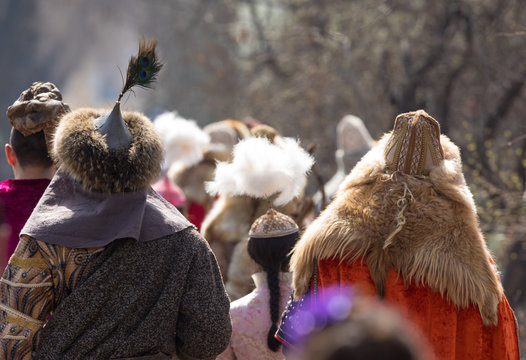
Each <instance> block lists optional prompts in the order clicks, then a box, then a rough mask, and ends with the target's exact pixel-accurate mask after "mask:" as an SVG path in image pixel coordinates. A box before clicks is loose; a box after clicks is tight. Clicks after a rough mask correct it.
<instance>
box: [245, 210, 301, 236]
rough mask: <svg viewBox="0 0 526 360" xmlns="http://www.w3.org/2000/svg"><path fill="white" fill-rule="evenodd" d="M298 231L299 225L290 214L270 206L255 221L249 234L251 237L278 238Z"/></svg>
mask: <svg viewBox="0 0 526 360" xmlns="http://www.w3.org/2000/svg"><path fill="white" fill-rule="evenodd" d="M298 231H299V229H298V225H297V224H296V222H295V221H294V220H292V218H291V217H290V216H287V215H285V214H282V213H280V212H279V211H276V210H274V209H273V208H270V209H268V210H267V212H266V213H265V214H264V215H262V216H260V217H258V218H257V219H256V221H254V223H253V224H252V226H251V227H250V231H249V232H248V236H249V237H251V238H276V237H281V236H286V235H291V234H294V233H297V232H298Z"/></svg>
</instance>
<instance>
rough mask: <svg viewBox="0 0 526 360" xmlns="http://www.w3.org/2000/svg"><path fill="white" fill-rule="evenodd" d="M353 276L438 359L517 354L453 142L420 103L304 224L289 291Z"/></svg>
mask: <svg viewBox="0 0 526 360" xmlns="http://www.w3.org/2000/svg"><path fill="white" fill-rule="evenodd" d="M316 263H317V265H318V266H317V269H318V271H317V279H318V281H317V286H318V289H319V293H321V294H323V289H324V288H326V287H327V286H329V285H332V284H345V283H352V284H355V285H356V286H358V287H359V288H360V289H361V290H362V292H364V293H366V294H370V295H371V296H378V297H380V298H382V299H383V301H385V302H386V303H392V304H394V305H395V306H396V307H397V308H398V309H399V310H400V311H401V312H402V313H403V314H404V315H406V316H407V317H408V318H409V319H411V320H412V321H413V322H414V323H416V324H417V326H418V327H419V328H420V329H421V330H422V332H423V333H424V334H425V335H426V336H427V338H428V340H429V342H430V344H431V346H432V347H433V351H434V353H435V356H436V358H437V359H444V360H446V359H447V360H452V359H457V360H458V359H466V360H467V359H470V360H471V359H488V360H489V359H518V358H519V353H518V342H517V330H516V326H515V317H514V314H513V311H512V310H511V308H510V306H509V304H508V302H507V300H506V297H505V295H504V293H503V290H502V286H501V283H500V280H499V276H498V273H497V269H496V266H495V264H494V263H493V260H492V258H491V256H490V254H489V252H488V250H487V248H486V244H485V242H484V238H483V236H482V233H481V232H480V229H479V226H478V219H477V213H476V209H475V204H474V202H473V198H472V195H471V192H470V190H469V188H468V186H467V185H466V182H465V180H464V176H463V174H462V164H461V158H460V153H459V149H458V148H457V147H456V146H455V145H454V144H453V143H452V142H451V141H450V140H449V139H448V138H447V137H446V136H444V135H440V128H439V124H438V122H437V121H436V120H435V119H433V118H432V117H431V116H429V115H428V114H427V113H426V112H425V111H423V110H419V111H415V112H410V113H405V114H401V115H399V116H398V117H397V118H396V121H395V125H394V129H393V131H392V132H390V133H388V134H386V135H385V136H384V137H383V138H382V139H381V140H380V141H379V143H378V144H377V145H376V146H375V147H374V148H373V149H372V150H371V151H369V153H367V155H365V156H364V158H362V160H361V161H360V162H359V163H358V164H357V165H356V166H355V168H354V169H353V170H352V171H351V172H350V174H349V175H348V176H347V178H346V179H345V181H344V183H343V184H342V186H341V187H340V189H339V191H338V193H337V195H336V197H335V199H334V201H333V202H332V203H331V204H330V205H329V206H328V207H327V208H326V209H325V210H324V211H323V212H322V213H321V214H320V216H319V217H318V218H317V219H316V220H315V221H314V222H313V223H312V224H311V225H310V226H309V227H308V228H307V230H306V231H305V233H304V234H303V236H302V238H301V240H300V241H299V242H298V244H297V246H296V248H295V249H294V254H293V256H292V258H291V270H292V271H293V285H294V288H295V291H296V293H295V295H296V297H301V296H302V295H303V294H305V293H306V292H307V291H308V289H309V287H310V284H311V280H312V276H313V271H314V270H313V269H314V264H316Z"/></svg>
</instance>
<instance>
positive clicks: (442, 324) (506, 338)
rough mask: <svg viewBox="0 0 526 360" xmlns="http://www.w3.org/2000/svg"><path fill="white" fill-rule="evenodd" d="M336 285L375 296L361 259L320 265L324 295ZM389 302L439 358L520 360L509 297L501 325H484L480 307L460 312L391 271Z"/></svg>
mask: <svg viewBox="0 0 526 360" xmlns="http://www.w3.org/2000/svg"><path fill="white" fill-rule="evenodd" d="M334 284H347V285H348V284H353V286H357V287H358V288H359V289H360V291H361V292H362V293H364V294H367V295H372V296H376V288H375V286H374V283H373V281H372V278H371V276H370V273H369V269H368V268H367V265H366V264H365V263H362V262H360V261H358V262H355V263H352V264H342V265H340V262H339V260H323V261H320V262H319V267H318V288H319V289H320V292H323V289H324V288H326V287H327V286H330V285H334ZM384 301H385V302H386V303H389V304H393V305H395V306H396V307H397V308H399V309H400V310H401V312H402V313H403V314H404V315H405V316H407V317H408V318H409V319H410V320H412V322H414V323H415V324H416V325H417V326H418V327H419V328H420V330H421V331H422V332H423V333H424V335H425V336H426V337H427V339H428V341H429V343H430V344H431V347H432V349H433V352H434V354H435V356H436V359H437V360H475V359H477V360H495V359H513V360H516V359H519V348H518V335H517V326H516V320H515V315H514V314H513V311H512V309H511V307H510V305H509V304H508V301H507V300H506V297H505V296H503V298H502V300H501V301H500V303H499V324H498V326H495V327H485V326H483V325H482V319H481V317H480V313H479V310H478V308H477V307H476V306H470V307H468V308H465V309H457V308H456V307H455V305H453V304H452V303H451V302H448V301H447V300H446V299H445V298H444V297H442V296H441V295H440V294H439V293H437V292H434V291H432V290H431V289H429V288H428V287H426V286H423V285H421V284H408V285H407V286H404V281H403V279H402V278H401V276H400V275H398V274H396V273H395V272H394V271H393V270H392V269H391V270H390V271H389V275H388V277H387V281H386V287H385V296H384Z"/></svg>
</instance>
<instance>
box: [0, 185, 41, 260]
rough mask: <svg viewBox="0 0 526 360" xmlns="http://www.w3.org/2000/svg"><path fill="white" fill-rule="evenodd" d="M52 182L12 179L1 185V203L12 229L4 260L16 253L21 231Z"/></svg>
mask: <svg viewBox="0 0 526 360" xmlns="http://www.w3.org/2000/svg"><path fill="white" fill-rule="evenodd" d="M50 181H51V180H49V179H17V180H15V179H10V180H5V181H2V182H1V183H0V201H1V202H2V203H3V205H4V216H5V221H6V223H8V224H9V226H10V227H11V236H10V237H9V242H8V245H7V254H2V257H3V258H4V259H6V260H7V259H9V257H10V256H11V255H12V254H13V252H14V251H15V249H16V246H17V245H18V237H19V234H20V230H22V227H23V226H24V224H25V223H26V221H27V219H28V218H29V215H31V212H33V209H34V208H35V206H36V205H37V203H38V200H39V199H40V197H41V196H42V194H43V193H44V190H46V188H47V186H48V185H49V182H50ZM2 270H3V269H2Z"/></svg>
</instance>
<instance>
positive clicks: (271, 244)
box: [247, 232, 299, 351]
mask: <svg viewBox="0 0 526 360" xmlns="http://www.w3.org/2000/svg"><path fill="white" fill-rule="evenodd" d="M298 239H299V234H298V233H297V232H295V233H294V234H290V235H285V236H280V237H274V238H249V240H248V248H247V249H248V254H249V255H250V257H251V258H252V259H253V260H254V261H255V262H256V263H257V264H258V265H260V266H261V267H263V270H264V271H265V272H266V273H267V282H268V288H269V291H270V301H269V306H270V320H271V322H272V325H271V326H270V329H269V331H268V335H267V344H268V347H269V349H270V350H272V351H278V350H279V347H280V345H281V343H280V342H279V341H278V340H277V339H276V338H275V337H274V334H275V333H276V331H277V329H278V325H277V322H278V320H279V315H280V314H279V302H280V291H279V278H278V274H279V272H280V271H288V268H289V260H290V252H291V250H292V248H293V247H294V244H296V242H297V241H298Z"/></svg>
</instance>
